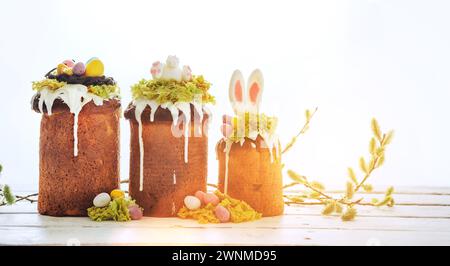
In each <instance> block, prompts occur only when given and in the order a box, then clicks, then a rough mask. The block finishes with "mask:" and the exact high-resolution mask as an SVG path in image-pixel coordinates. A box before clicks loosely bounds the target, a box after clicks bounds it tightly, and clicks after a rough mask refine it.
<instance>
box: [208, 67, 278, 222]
mask: <svg viewBox="0 0 450 266" xmlns="http://www.w3.org/2000/svg"><path fill="white" fill-rule="evenodd" d="M263 87H264V81H263V76H262V73H261V72H260V71H259V70H255V71H253V73H252V74H251V75H250V77H249V81H248V88H247V89H245V86H244V78H243V76H242V73H241V72H240V71H239V70H236V71H235V72H234V73H233V75H232V77H231V81H230V88H229V97H230V102H231V104H232V106H233V110H234V112H235V116H233V117H230V116H224V117H223V124H222V128H221V129H222V134H223V138H222V139H221V140H220V141H219V142H218V143H217V146H216V152H217V158H218V160H219V189H220V191H222V192H223V193H224V194H226V195H229V196H230V197H233V198H236V199H239V200H242V201H245V202H247V203H248V204H249V205H250V206H252V207H253V208H254V209H255V210H256V211H258V212H260V213H262V215H263V216H275V215H281V214H283V209H284V203H283V194H282V187H283V182H282V175H281V152H280V148H279V147H280V144H279V141H278V137H277V135H276V133H275V130H276V126H277V119H276V118H275V117H269V116H267V115H265V114H262V113H260V112H259V105H260V102H261V96H262V91H263Z"/></svg>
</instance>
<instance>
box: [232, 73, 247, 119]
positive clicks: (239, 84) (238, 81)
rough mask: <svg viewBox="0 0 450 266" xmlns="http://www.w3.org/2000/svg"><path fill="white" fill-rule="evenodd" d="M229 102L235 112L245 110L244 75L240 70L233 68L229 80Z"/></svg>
mask: <svg viewBox="0 0 450 266" xmlns="http://www.w3.org/2000/svg"><path fill="white" fill-rule="evenodd" d="M229 97H230V103H231V106H232V107H233V110H234V112H235V113H236V114H238V113H241V112H245V110H246V92H245V84H244V76H243V75H242V73H241V71H239V70H235V71H234V72H233V75H232V76H231V80H230V89H229Z"/></svg>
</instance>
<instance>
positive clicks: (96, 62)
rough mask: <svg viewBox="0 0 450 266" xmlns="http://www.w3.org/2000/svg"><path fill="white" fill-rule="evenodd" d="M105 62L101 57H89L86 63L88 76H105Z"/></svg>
mask: <svg viewBox="0 0 450 266" xmlns="http://www.w3.org/2000/svg"><path fill="white" fill-rule="evenodd" d="M104 70H105V69H104V66H103V62H102V61H100V59H98V58H96V57H94V58H91V59H89V61H88V62H87V63H86V73H85V74H86V76H88V77H99V76H103V73H104Z"/></svg>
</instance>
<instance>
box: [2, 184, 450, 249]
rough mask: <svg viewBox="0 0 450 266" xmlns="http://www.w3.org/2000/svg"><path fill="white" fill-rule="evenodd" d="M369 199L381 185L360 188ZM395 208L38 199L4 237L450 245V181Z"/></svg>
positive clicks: (70, 241)
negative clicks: (152, 212) (50, 203)
mask: <svg viewBox="0 0 450 266" xmlns="http://www.w3.org/2000/svg"><path fill="white" fill-rule="evenodd" d="M360 196H361V197H364V198H367V199H370V198H372V197H381V196H382V195H380V193H370V194H369V193H362V194H361V195H360ZM394 196H395V199H396V202H397V203H398V204H397V205H396V206H395V207H393V208H388V207H381V208H374V207H368V206H359V207H358V208H357V209H358V213H359V215H358V217H357V219H356V220H355V221H351V222H342V221H341V220H340V219H339V217H337V216H330V217H324V216H322V215H321V214H320V211H321V209H322V206H317V205H311V206H303V205H291V206H289V207H286V211H285V215H283V216H279V217H267V218H263V219H261V220H258V221H254V222H249V223H241V224H208V225H203V224H199V223H197V222H196V221H192V220H182V219H178V218H144V219H143V220H140V221H131V222H125V223H117V222H101V223H99V222H93V221H90V220H89V219H88V218H83V217H64V218H57V217H49V216H42V215H39V214H38V213H37V211H36V204H28V203H22V204H17V205H15V206H6V207H1V208H0V245H24V244H26V245H79V244H80V245H450V189H449V188H436V189H435V190H433V189H431V188H407V189H402V190H399V192H398V193H397V194H395V195H394Z"/></svg>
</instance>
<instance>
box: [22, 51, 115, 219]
mask: <svg viewBox="0 0 450 266" xmlns="http://www.w3.org/2000/svg"><path fill="white" fill-rule="evenodd" d="M103 72H104V66H103V63H102V61H100V60H99V59H98V58H92V59H91V60H89V61H88V62H87V63H86V64H84V63H83V62H74V61H72V60H65V61H64V62H62V63H61V64H58V66H57V67H56V68H55V69H53V70H51V71H50V72H49V73H47V74H46V75H45V79H43V80H41V81H37V82H33V90H35V91H36V94H35V95H34V96H33V98H32V100H31V105H32V109H33V110H34V111H36V112H38V113H40V114H42V119H41V129H40V146H39V147H40V149H39V160H40V162H39V202H38V210H39V213H41V214H45V215H51V216H86V215H87V208H89V207H90V206H91V205H92V199H93V198H94V197H95V195H97V194H98V193H100V192H103V191H111V190H113V189H116V188H118V186H119V118H120V116H121V111H120V99H119V88H118V86H117V85H116V82H115V81H114V79H113V78H111V77H106V76H104V74H103Z"/></svg>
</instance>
